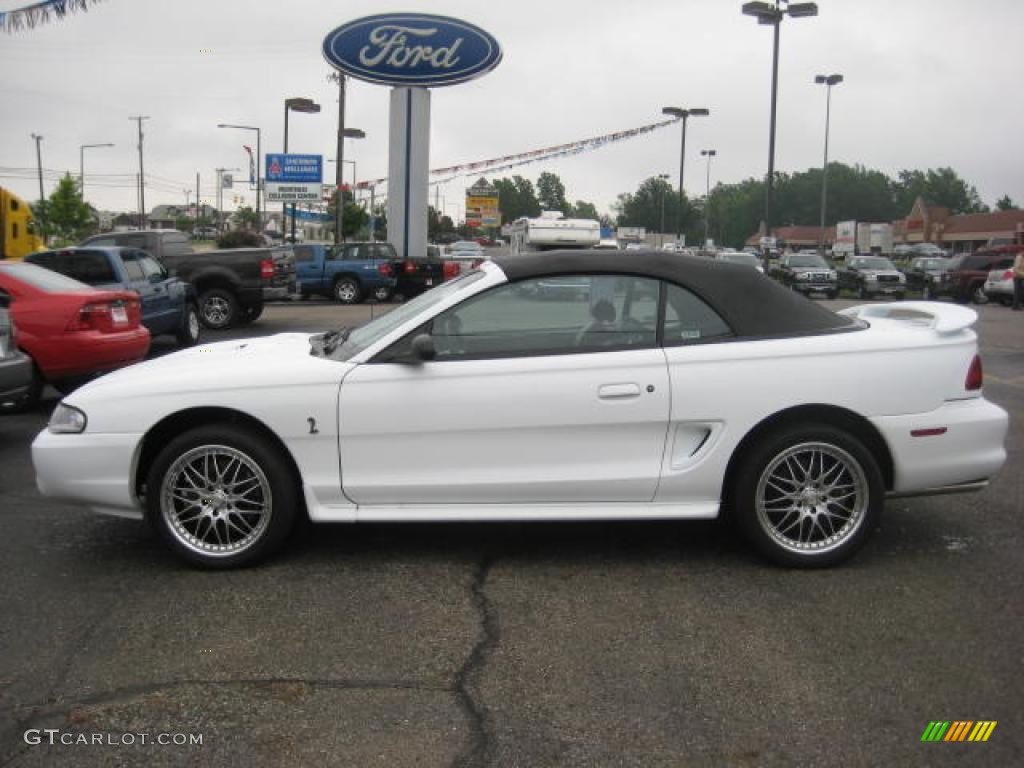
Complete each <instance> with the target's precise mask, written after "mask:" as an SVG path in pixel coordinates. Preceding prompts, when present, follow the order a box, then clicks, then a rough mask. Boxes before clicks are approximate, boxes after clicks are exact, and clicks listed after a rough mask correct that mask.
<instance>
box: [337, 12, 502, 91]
mask: <svg viewBox="0 0 1024 768" xmlns="http://www.w3.org/2000/svg"><path fill="white" fill-rule="evenodd" d="M324 57H325V58H326V59H327V61H328V62H330V64H331V66H333V67H334V68H335V69H338V70H341V71H342V72H344V73H345V74H347V75H351V76H352V77H355V78H358V79H360V80H367V81H369V82H371V83H381V84H383V85H397V86H420V87H427V88H429V87H431V86H438V85H454V84H455V83H464V82H466V81H467V80H472V79H473V78H474V77H479V76H480V75H483V74H485V73H487V72H490V71H491V70H492V69H494V68H495V67H496V66H498V63H499V62H500V61H501V46H500V45H498V41H497V40H495V39H494V38H493V37H491V35H489V34H487V33H486V32H484V31H483V30H482V29H480V28H479V27H475V26H473V25H472V24H467V23H466V22H464V21H460V20H459V19H452V18H449V17H447V16H432V15H429V14H422V13H385V14H381V15H379V16H367V17H365V18H362V19H357V20H356V21H350V22H349V23H348V24H342V25H341V26H340V27H338V28H337V29H335V30H334V31H333V32H331V33H330V34H329V35H327V37H326V38H324Z"/></svg>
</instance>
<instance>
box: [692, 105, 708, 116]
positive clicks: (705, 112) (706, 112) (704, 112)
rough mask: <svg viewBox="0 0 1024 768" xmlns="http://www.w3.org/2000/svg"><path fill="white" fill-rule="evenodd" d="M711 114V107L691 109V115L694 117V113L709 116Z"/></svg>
mask: <svg viewBox="0 0 1024 768" xmlns="http://www.w3.org/2000/svg"><path fill="white" fill-rule="evenodd" d="M710 114H711V110H710V109H704V107H699V108H697V109H691V110H690V116H691V117H693V116H694V115H697V116H699V117H707V116H708V115H710Z"/></svg>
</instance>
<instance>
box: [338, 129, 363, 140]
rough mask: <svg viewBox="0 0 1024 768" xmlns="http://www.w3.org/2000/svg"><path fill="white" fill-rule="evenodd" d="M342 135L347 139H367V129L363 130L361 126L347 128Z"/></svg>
mask: <svg viewBox="0 0 1024 768" xmlns="http://www.w3.org/2000/svg"><path fill="white" fill-rule="evenodd" d="M342 135H343V136H344V137H345V138H346V139H365V138H366V131H364V130H362V129H360V128H346V129H345V130H344V131H343V132H342Z"/></svg>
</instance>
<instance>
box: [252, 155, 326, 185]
mask: <svg viewBox="0 0 1024 768" xmlns="http://www.w3.org/2000/svg"><path fill="white" fill-rule="evenodd" d="M323 159H324V156H323V155H282V154H268V155H267V173H266V176H267V182H269V183H274V182H277V183H280V184H320V182H321V181H323V178H324V163H323Z"/></svg>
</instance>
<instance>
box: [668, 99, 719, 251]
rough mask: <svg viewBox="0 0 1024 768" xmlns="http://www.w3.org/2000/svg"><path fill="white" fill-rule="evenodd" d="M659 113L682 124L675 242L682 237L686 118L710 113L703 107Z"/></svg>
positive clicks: (670, 109)
mask: <svg viewBox="0 0 1024 768" xmlns="http://www.w3.org/2000/svg"><path fill="white" fill-rule="evenodd" d="M661 113H662V114H663V115H671V116H672V117H675V118H678V119H679V120H681V121H682V124H683V138H682V143H681V144H680V147H679V215H678V216H677V217H676V242H677V243H678V242H679V241H680V240H682V237H683V205H684V197H683V171H684V170H685V169H686V120H687V118H689V117H691V116H693V117H706V116H707V115H710V114H711V112H710V110H707V109H704V108H703V107H700V108H697V109H680V108H679V107H665V108H663V109H662V110H661Z"/></svg>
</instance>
